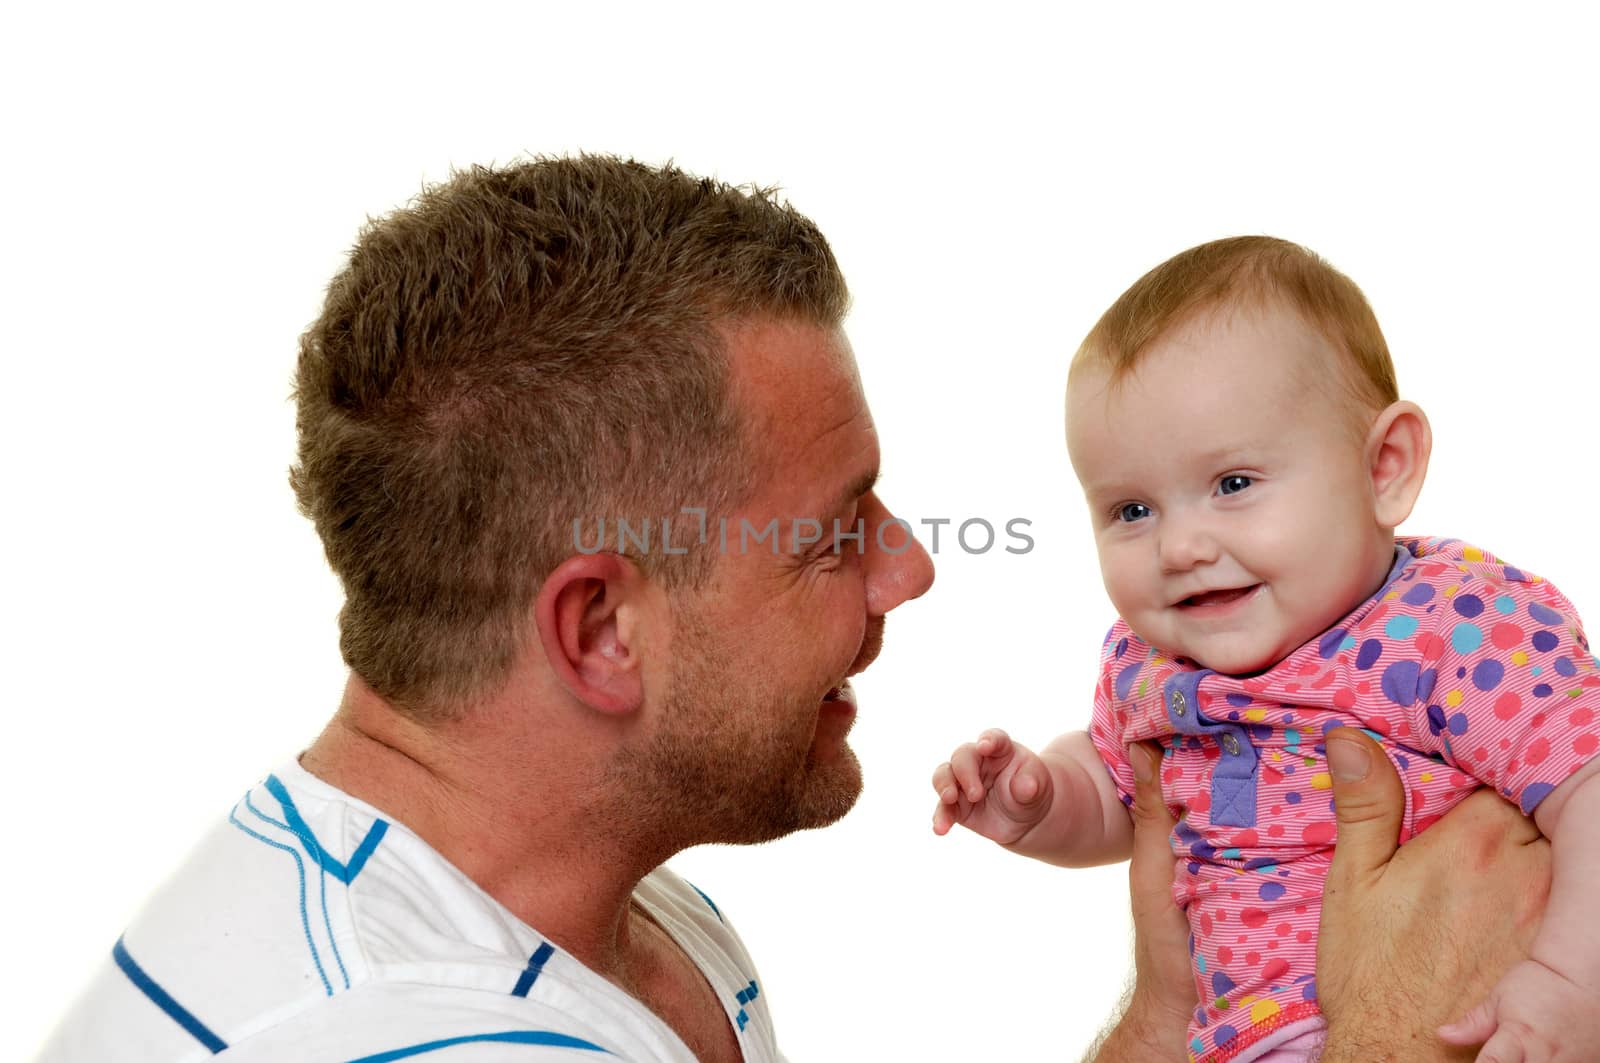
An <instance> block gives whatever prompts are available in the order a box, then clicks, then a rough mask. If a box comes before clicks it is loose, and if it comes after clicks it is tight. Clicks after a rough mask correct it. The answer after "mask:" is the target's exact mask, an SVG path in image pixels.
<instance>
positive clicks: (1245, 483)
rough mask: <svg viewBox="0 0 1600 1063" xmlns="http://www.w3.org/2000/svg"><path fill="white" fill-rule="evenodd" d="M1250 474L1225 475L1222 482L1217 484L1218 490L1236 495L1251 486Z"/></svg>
mask: <svg viewBox="0 0 1600 1063" xmlns="http://www.w3.org/2000/svg"><path fill="white" fill-rule="evenodd" d="M1250 483H1251V481H1250V477H1248V476H1224V477H1223V478H1222V482H1221V483H1219V484H1217V490H1218V491H1220V492H1222V493H1223V494H1225V495H1236V494H1238V493H1239V492H1240V491H1243V490H1244V489H1245V488H1246V487H1249V486H1250Z"/></svg>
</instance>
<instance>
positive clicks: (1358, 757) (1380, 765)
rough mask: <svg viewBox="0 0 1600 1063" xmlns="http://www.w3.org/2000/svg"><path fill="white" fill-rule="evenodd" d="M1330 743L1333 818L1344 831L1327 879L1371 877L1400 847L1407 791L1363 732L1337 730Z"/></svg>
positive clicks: (1328, 738) (1328, 746)
mask: <svg viewBox="0 0 1600 1063" xmlns="http://www.w3.org/2000/svg"><path fill="white" fill-rule="evenodd" d="M1326 742H1327V751H1328V772H1329V775H1330V776H1331V777H1332V781H1333V806H1334V807H1333V814H1334V818H1335V819H1336V820H1337V822H1338V825H1339V837H1338V844H1337V845H1336V846H1335V848H1334V851H1333V866H1332V867H1331V868H1330V869H1329V871H1328V877H1329V878H1330V879H1335V880H1336V879H1338V878H1341V877H1344V878H1349V877H1352V876H1360V875H1364V874H1370V873H1371V872H1373V871H1376V870H1378V869H1379V868H1381V867H1382V866H1383V865H1385V864H1387V863H1388V862H1389V858H1390V857H1391V856H1393V855H1394V853H1395V850H1396V849H1398V848H1399V847H1400V844H1399V839H1400V823H1401V820H1402V819H1403V818H1404V817H1405V811H1406V796H1405V790H1404V789H1403V788H1402V787H1401V785H1400V776H1399V775H1397V774H1396V773H1395V770H1394V765H1392V764H1390V763H1389V758H1388V757H1387V756H1386V755H1384V752H1383V750H1382V749H1381V748H1379V746H1378V744H1377V743H1376V742H1374V741H1373V740H1372V739H1370V738H1368V737H1367V736H1366V735H1364V734H1362V733H1361V732H1360V731H1358V730H1355V729H1354V728H1351V727H1340V728H1336V729H1335V730H1333V731H1330V732H1328V736H1327V739H1326Z"/></svg>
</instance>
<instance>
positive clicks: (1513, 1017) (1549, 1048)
mask: <svg viewBox="0 0 1600 1063" xmlns="http://www.w3.org/2000/svg"><path fill="white" fill-rule="evenodd" d="M1439 1036H1440V1037H1441V1038H1443V1039H1444V1040H1445V1041H1446V1042H1447V1043H1449V1044H1455V1045H1475V1044H1483V1049H1482V1050H1481V1051H1480V1052H1479V1053H1478V1060H1479V1063H1511V1061H1513V1060H1514V1061H1516V1063H1569V1061H1570V1063H1580V1061H1586V1060H1593V1059H1594V1058H1595V1053H1596V1051H1597V1049H1596V1046H1597V1045H1600V994H1597V993H1596V992H1595V990H1594V989H1589V988H1585V987H1583V986H1581V985H1579V984H1577V983H1576V982H1574V981H1572V980H1571V979H1569V978H1567V977H1565V976H1564V975H1562V974H1561V973H1559V972H1558V971H1556V970H1554V969H1553V968H1550V967H1547V966H1546V965H1544V964H1542V963H1540V962H1539V961H1538V960H1523V961H1522V962H1521V963H1519V964H1517V965H1516V966H1515V967H1513V968H1511V970H1509V971H1507V972H1506V975H1505V977H1504V978H1502V979H1500V982H1499V984H1498V985H1496V986H1495V987H1494V989H1492V990H1490V992H1489V995H1488V996H1487V997H1485V998H1484V999H1483V1001H1482V1002H1481V1003H1480V1004H1478V1006H1477V1007H1475V1008H1473V1009H1472V1010H1471V1011H1469V1012H1467V1013H1466V1014H1465V1015H1464V1016H1462V1017H1461V1018H1459V1019H1457V1020H1456V1021H1455V1022H1453V1023H1451V1024H1450V1025H1448V1026H1445V1027H1442V1028H1440V1030H1439ZM1484 1042H1487V1043H1484Z"/></svg>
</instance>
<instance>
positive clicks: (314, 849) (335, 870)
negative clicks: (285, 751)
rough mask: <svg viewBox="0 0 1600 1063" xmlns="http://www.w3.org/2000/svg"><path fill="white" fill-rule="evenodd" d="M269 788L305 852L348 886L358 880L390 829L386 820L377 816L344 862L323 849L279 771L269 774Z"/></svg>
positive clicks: (267, 782) (267, 784)
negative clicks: (348, 860)
mask: <svg viewBox="0 0 1600 1063" xmlns="http://www.w3.org/2000/svg"><path fill="white" fill-rule="evenodd" d="M266 787H267V792H268V793H270V794H271V795H272V796H273V797H274V798H276V799H277V801H278V804H280V805H282V806H283V819H284V822H286V823H287V824H289V829H290V830H291V831H293V832H294V835H295V837H297V838H299V839H300V844H301V845H304V846H305V847H306V852H307V853H309V854H310V855H311V858H312V859H313V860H315V861H316V862H317V863H319V864H321V865H322V869H323V870H324V871H326V872H327V873H328V874H330V875H332V876H333V877H334V878H336V879H338V880H339V881H340V882H343V883H344V884H345V885H346V886H348V885H349V884H350V883H352V882H354V881H355V880H356V876H357V875H359V874H361V869H362V868H363V867H365V866H366V864H367V858H368V857H369V856H371V855H372V852H373V850H374V849H376V848H377V847H378V843H379V842H381V841H382V840H383V836H384V834H386V833H387V832H388V830H389V822H388V821H387V820H382V819H379V820H374V821H373V823H372V826H371V827H370V828H368V830H367V836H366V837H365V838H362V839H361V844H360V845H358V846H356V851H355V852H354V853H352V854H350V862H349V864H342V863H340V862H339V861H338V860H335V859H334V858H333V856H332V855H331V854H330V853H329V852H328V851H327V850H326V849H324V848H323V847H322V846H321V844H320V843H318V841H317V836H316V835H315V834H313V833H312V831H311V827H310V825H309V824H307V823H306V821H305V818H304V817H303V816H301V815H300V810H299V809H298V808H296V807H295V805H294V798H292V797H290V796H289V791H288V790H287V789H286V788H285V787H284V785H283V783H282V782H280V781H279V779H278V777H277V776H276V775H268V776H267V781H266Z"/></svg>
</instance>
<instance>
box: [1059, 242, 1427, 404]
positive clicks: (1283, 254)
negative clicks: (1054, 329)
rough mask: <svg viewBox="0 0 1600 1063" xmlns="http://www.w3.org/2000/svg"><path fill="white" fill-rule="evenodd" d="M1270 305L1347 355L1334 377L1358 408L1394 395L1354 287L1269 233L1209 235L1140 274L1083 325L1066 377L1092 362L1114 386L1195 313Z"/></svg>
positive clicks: (1384, 348) (1379, 342) (1369, 316)
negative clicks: (1294, 315)
mask: <svg viewBox="0 0 1600 1063" xmlns="http://www.w3.org/2000/svg"><path fill="white" fill-rule="evenodd" d="M1274 303H1277V304H1278V305H1282V306H1286V307H1288V308H1289V309H1291V310H1293V311H1294V312H1295V313H1297V314H1299V315H1300V316H1301V317H1302V318H1303V319H1304V320H1305V322H1306V323H1307V324H1308V325H1310V326H1311V327H1313V328H1315V329H1316V330H1317V331H1318V332H1320V333H1321V334H1322V335H1323V337H1325V338H1326V339H1327V340H1328V342H1329V343H1331V344H1332V345H1333V347H1334V348H1335V349H1336V350H1337V351H1339V352H1340V353H1341V354H1342V355H1344V358H1343V359H1342V362H1343V364H1342V365H1341V366H1339V367H1338V369H1339V375H1340V376H1341V377H1342V378H1343V383H1344V385H1345V387H1346V389H1347V390H1348V391H1349V392H1350V397H1351V399H1352V400H1353V405H1354V407H1355V408H1356V409H1358V410H1362V411H1367V412H1370V413H1374V414H1375V413H1377V412H1378V411H1380V410H1382V409H1384V408H1385V407H1386V406H1388V405H1389V404H1390V403H1392V402H1394V401H1395V400H1396V399H1398V398H1399V397H1400V396H1399V388H1398V385H1397V384H1396V383H1395V375H1394V362H1393V361H1391V360H1390V358H1389V345H1388V344H1387V343H1386V342H1385V341H1384V338H1383V331H1382V330H1381V329H1379V328H1378V319H1377V317H1376V316H1375V315H1374V314H1373V312H1372V307H1371V306H1370V305H1368V303H1367V297H1366V296H1364V295H1362V294H1361V289H1360V288H1358V287H1356V285H1355V282H1354V281H1352V280H1351V279H1350V278H1349V277H1346V276H1345V275H1344V274H1343V273H1340V272H1339V271H1338V270H1336V269H1334V268H1333V267H1332V266H1330V265H1329V264H1328V263H1327V262H1325V261H1324V260H1323V259H1322V258H1321V257H1320V256H1318V255H1317V254H1315V253H1314V252H1312V251H1309V250H1307V249H1306V248H1304V247H1301V246H1300V245H1299V244H1294V243H1290V242H1289V241H1287V240H1279V239H1277V238H1275V237H1271V236H1232V237H1228V238H1227V239H1224V240H1213V241H1211V242H1210V243H1206V244H1201V245H1200V246H1198V247H1191V248H1189V250H1187V251H1183V252H1180V253H1179V254H1177V255H1174V256H1173V257H1171V258H1169V259H1167V260H1166V261H1165V262H1163V263H1161V265H1159V266H1157V267H1156V268H1155V269H1153V270H1151V271H1150V272H1149V273H1146V274H1145V275H1144V276H1143V277H1140V278H1139V279H1138V280H1137V281H1135V282H1134V283H1133V286H1132V287H1131V288H1129V289H1128V290H1127V291H1125V292H1123V293H1122V295H1121V296H1120V297H1119V298H1118V299H1117V301H1116V302H1114V303H1112V304H1111V308H1110V309H1109V310H1107V311H1106V312H1105V313H1104V314H1102V315H1101V317H1100V320H1099V321H1097V322H1096V323H1095V326H1094V328H1092V329H1090V330H1089V335H1088V336H1086V337H1085V338H1084V341H1083V344H1082V345H1081V346H1080V347H1079V348H1078V353H1077V354H1076V355H1074V356H1073V359H1072V367H1071V369H1070V370H1069V372H1068V380H1069V381H1070V380H1071V379H1072V377H1073V376H1075V375H1077V374H1078V373H1079V372H1080V371H1081V370H1083V369H1085V368H1090V367H1093V368H1098V369H1104V370H1107V371H1108V372H1109V374H1110V377H1111V381H1112V382H1113V383H1116V382H1118V381H1120V380H1122V379H1123V378H1125V377H1126V376H1127V375H1128V374H1129V373H1131V372H1133V370H1134V369H1136V368H1137V367H1138V365H1139V362H1140V360H1141V359H1142V358H1143V356H1144V354H1145V352H1146V351H1147V350H1149V349H1150V347H1151V345H1152V344H1154V343H1155V342H1156V341H1157V340H1159V339H1161V338H1162V337H1163V336H1164V335H1166V334H1167V333H1168V332H1169V331H1171V330H1172V329H1173V328H1176V327H1177V326H1179V325H1181V324H1184V323H1185V322H1187V321H1189V320H1191V319H1192V318H1194V317H1195V316H1196V315H1198V314H1201V313H1205V312H1207V311H1215V310H1219V309H1223V308H1225V307H1239V308H1252V309H1260V308H1264V307H1267V306H1270V305H1272V304H1274ZM1367 423H1368V424H1370V421H1368V422H1367ZM1363 431H1365V429H1364V428H1363Z"/></svg>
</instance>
